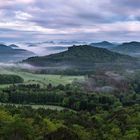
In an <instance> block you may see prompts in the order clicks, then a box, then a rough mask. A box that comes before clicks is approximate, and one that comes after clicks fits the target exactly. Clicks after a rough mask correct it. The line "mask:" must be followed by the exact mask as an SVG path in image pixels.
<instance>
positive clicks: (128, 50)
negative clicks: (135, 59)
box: [111, 42, 140, 56]
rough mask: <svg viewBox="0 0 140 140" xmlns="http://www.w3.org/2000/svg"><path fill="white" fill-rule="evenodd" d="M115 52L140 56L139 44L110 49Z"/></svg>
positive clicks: (127, 44)
mask: <svg viewBox="0 0 140 140" xmlns="http://www.w3.org/2000/svg"><path fill="white" fill-rule="evenodd" d="M111 49H112V50H113V51H115V52H119V53H124V54H129V55H133V56H137V55H139V56H140V42H128V43H123V44H121V45H119V46H117V47H114V48H111Z"/></svg>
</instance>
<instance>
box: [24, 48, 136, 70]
mask: <svg viewBox="0 0 140 140" xmlns="http://www.w3.org/2000/svg"><path fill="white" fill-rule="evenodd" d="M137 61H138V60H137V59H136V58H133V57H130V56H128V55H122V54H119V53H116V52H111V51H109V50H107V49H104V48H98V47H93V46H90V45H80V46H72V47H69V48H68V50H67V51H64V52H61V53H57V54H52V55H48V56H42V57H38V56H37V57H31V58H28V59H26V60H24V61H23V63H28V64H31V65H33V66H37V67H44V68H46V69H47V68H49V69H51V68H53V69H57V70H58V71H59V70H60V69H61V68H62V67H65V69H71V70H74V69H75V70H81V71H82V70H83V71H84V70H85V71H86V70H94V69H110V68H113V67H114V68H115V67H118V68H119V67H130V66H131V67H132V64H133V65H134V64H135V63H137ZM134 66H136V64H135V65H134Z"/></svg>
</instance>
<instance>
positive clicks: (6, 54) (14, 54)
mask: <svg viewBox="0 0 140 140" xmlns="http://www.w3.org/2000/svg"><path fill="white" fill-rule="evenodd" d="M34 55H35V54H34V53H33V52H30V51H27V50H24V49H20V48H19V47H18V46H17V45H15V44H11V45H9V46H7V45H4V44H0V62H12V61H19V60H22V59H25V58H28V57H31V56H34Z"/></svg>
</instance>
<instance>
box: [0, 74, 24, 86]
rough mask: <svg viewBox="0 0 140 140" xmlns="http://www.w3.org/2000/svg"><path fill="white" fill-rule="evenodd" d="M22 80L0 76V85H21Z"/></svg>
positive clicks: (14, 76) (13, 76) (10, 76)
mask: <svg viewBox="0 0 140 140" xmlns="http://www.w3.org/2000/svg"><path fill="white" fill-rule="evenodd" d="M23 81H24V80H23V79H22V78H21V77H20V76H17V75H6V74H2V75H0V84H15V83H23Z"/></svg>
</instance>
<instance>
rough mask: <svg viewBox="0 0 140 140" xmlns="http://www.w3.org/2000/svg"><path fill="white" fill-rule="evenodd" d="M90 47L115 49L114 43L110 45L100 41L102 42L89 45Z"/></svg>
mask: <svg viewBox="0 0 140 140" xmlns="http://www.w3.org/2000/svg"><path fill="white" fill-rule="evenodd" d="M90 45H91V46H95V47H100V48H112V47H115V46H116V44H114V43H110V42H108V41H102V42H97V43H91V44H90Z"/></svg>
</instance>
